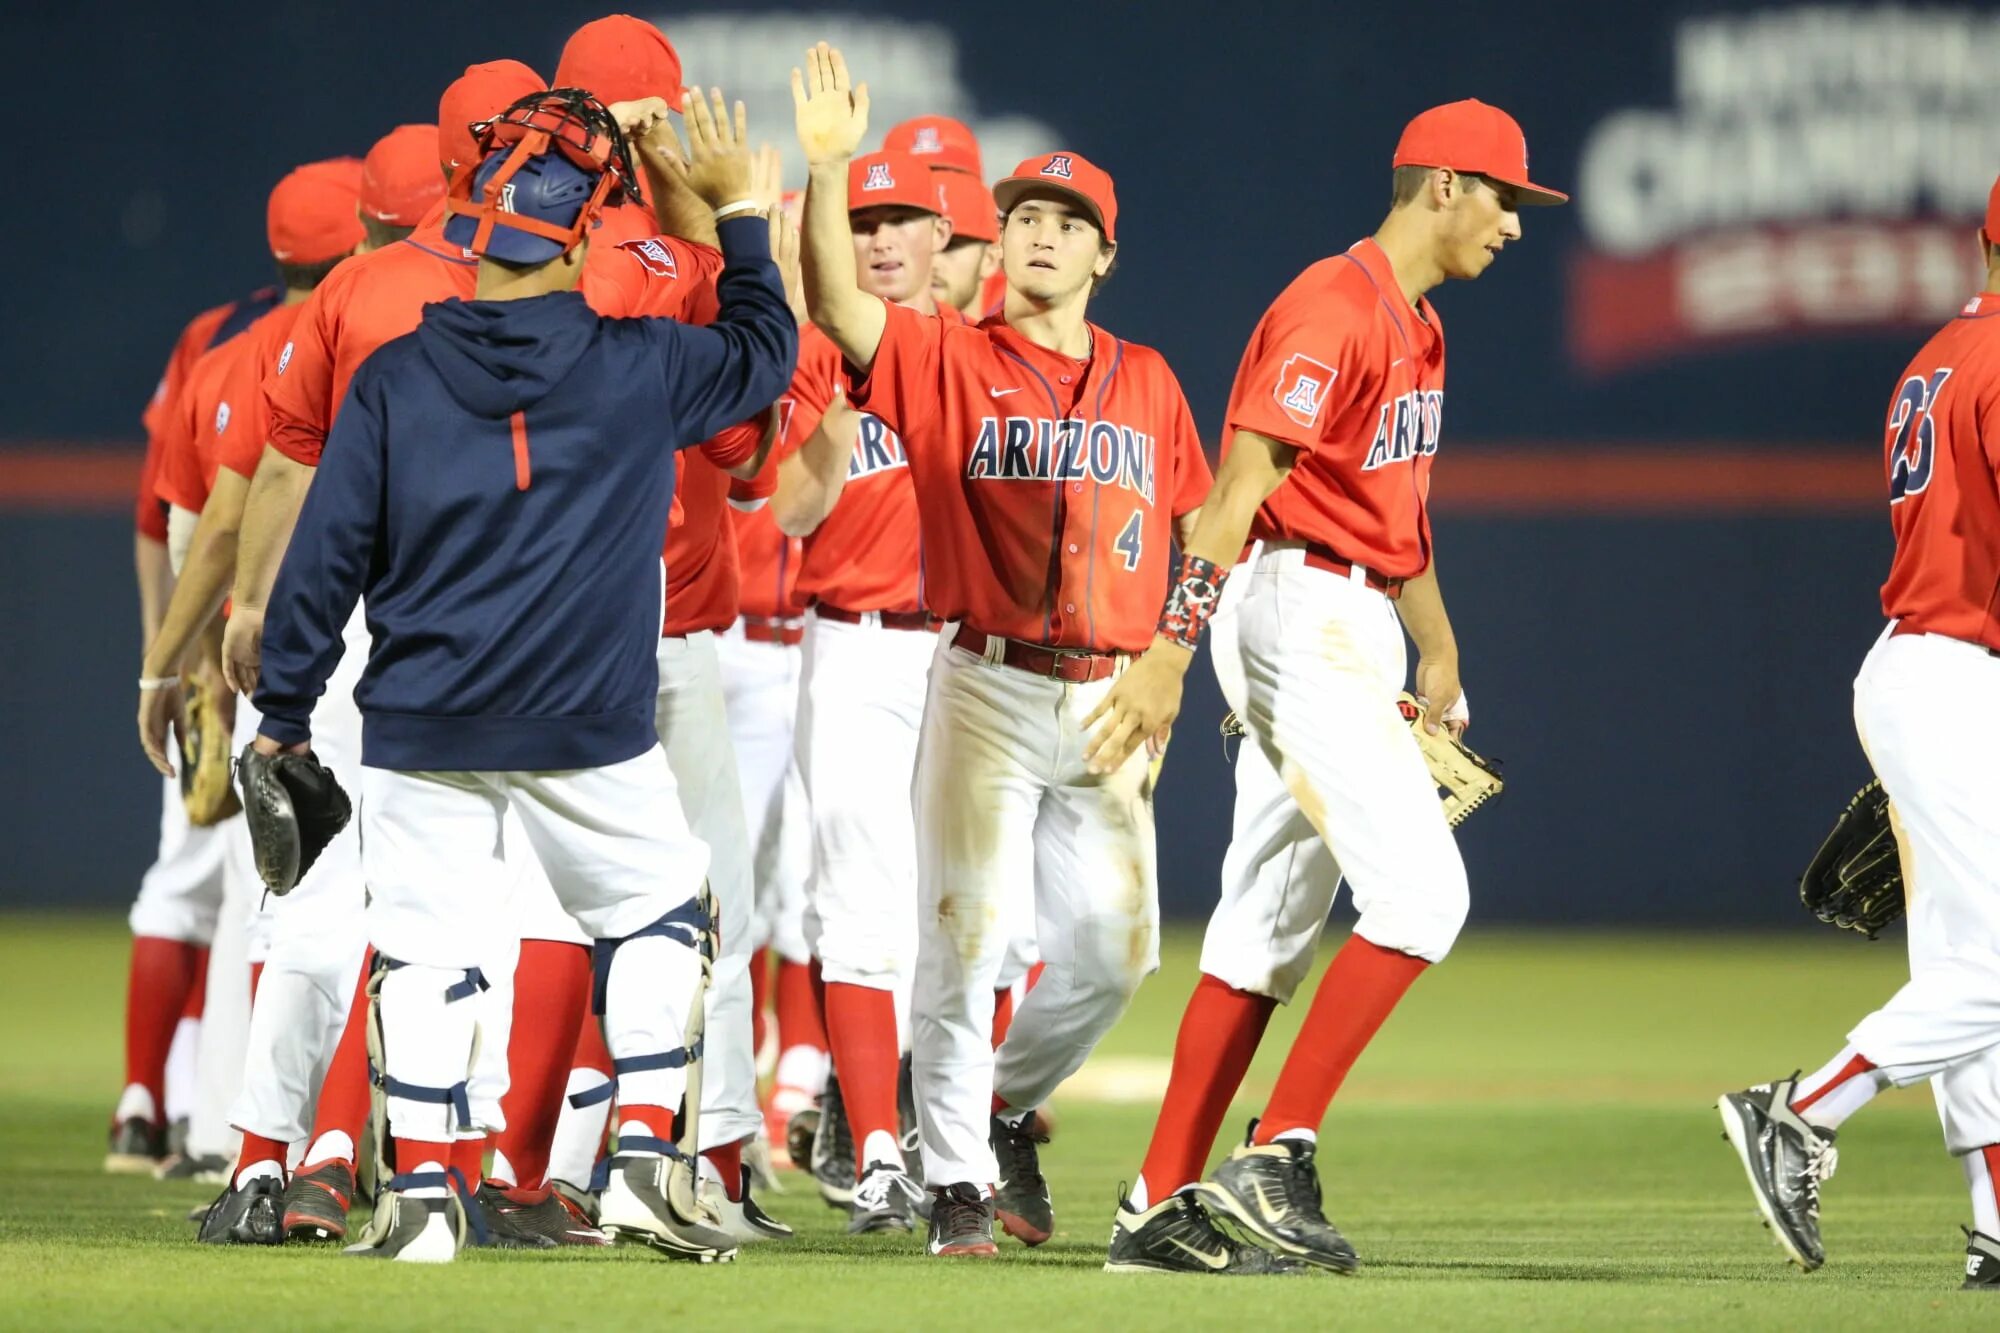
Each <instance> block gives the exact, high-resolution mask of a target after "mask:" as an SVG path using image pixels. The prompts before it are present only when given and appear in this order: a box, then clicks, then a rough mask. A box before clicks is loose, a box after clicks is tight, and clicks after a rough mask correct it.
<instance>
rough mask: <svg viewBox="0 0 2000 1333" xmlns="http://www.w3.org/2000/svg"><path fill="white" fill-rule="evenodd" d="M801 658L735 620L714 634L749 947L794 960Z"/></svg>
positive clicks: (799, 956) (798, 949) (801, 866)
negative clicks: (744, 841) (750, 912)
mask: <svg viewBox="0 0 2000 1333" xmlns="http://www.w3.org/2000/svg"><path fill="white" fill-rule="evenodd" d="M801 655H802V650H801V649H800V647H799V645H797V644H784V643H764V642H752V641H751V640H749V639H746V638H744V637H743V629H742V625H741V624H740V623H738V624H736V625H732V626H731V627H730V628H729V629H728V630H726V631H725V632H723V633H721V634H718V635H716V636H715V657H716V664H717V668H718V670H719V671H720V672H721V675H722V700H723V706H724V709H725V710H726V711H727V713H728V717H729V737H730V740H731V741H732V742H733V743H734V744H735V747H736V776H737V781H738V782H739V783H740V784H741V785H742V788H743V817H744V821H745V827H746V831H747V834H748V837H749V839H750V869H751V879H752V881H753V882H754V883H755V885H756V890H755V892H756V898H757V910H756V914H755V919H754V921H753V922H752V925H751V931H750V949H751V952H753V953H754V952H756V951H757V950H758V949H761V948H763V947H764V946H765V945H769V946H771V947H772V948H773V949H775V950H776V951H777V953H778V955H779V957H781V958H783V959H785V961H787V962H791V963H804V962H807V961H808V960H809V955H808V953H807V951H806V941H805V921H804V918H805V907H806V889H805V879H806V873H807V869H808V867H809V865H810V862H811V858H812V845H811V833H810V831H809V829H808V828H807V827H806V810H805V787H804V784H803V783H802V782H801V781H800V780H799V775H798V767H797V764H796V763H795V762H794V760H793V757H792V752H793V747H794V731H795V725H794V724H795V723H796V721H797V718H798V712H799V664H800V658H801Z"/></svg>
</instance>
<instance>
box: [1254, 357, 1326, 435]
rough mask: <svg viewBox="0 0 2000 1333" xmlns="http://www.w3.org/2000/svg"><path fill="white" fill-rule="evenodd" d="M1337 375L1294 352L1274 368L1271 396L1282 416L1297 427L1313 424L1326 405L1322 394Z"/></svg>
mask: <svg viewBox="0 0 2000 1333" xmlns="http://www.w3.org/2000/svg"><path fill="white" fill-rule="evenodd" d="M1339 374H1340V372H1339V371H1337V370H1335V369H1334V368H1333V367H1332V366H1329V365H1327V364H1325V363H1324V362H1321V361H1315V360H1314V359H1313V358H1311V357H1309V356H1306V355H1304V354H1302V353H1294V354H1293V355H1291V356H1289V357H1286V358H1285V364H1284V365H1282V366H1280V367H1279V368H1278V383H1277V385H1276V387H1275V388H1273V389H1272V391H1271V396H1272V397H1273V398H1275V399H1277V401H1278V406H1279V407H1280V408H1282V409H1284V413H1285V415H1286V416H1288V417H1290V418H1291V419H1292V420H1293V421H1295V422H1297V423H1298V424H1299V425H1301V426H1312V425H1316V424H1317V423H1318V422H1319V414H1320V409H1321V408H1322V407H1324V406H1325V405H1326V391H1327V390H1328V389H1330V388H1332V387H1333V381H1334V379H1335V378H1336V377H1337V376H1338V375H1339Z"/></svg>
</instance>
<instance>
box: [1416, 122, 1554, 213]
mask: <svg viewBox="0 0 2000 1333" xmlns="http://www.w3.org/2000/svg"><path fill="white" fill-rule="evenodd" d="M1390 165H1391V166H1392V167H1450V168H1451V169H1452V170H1453V171H1464V172H1469V173H1471V174H1473V175H1475V176H1486V177H1489V178H1491V179H1493V180H1496V181H1499V182H1500V183H1501V184H1503V185H1511V186H1513V187H1514V188H1515V190H1517V191H1519V193H1520V201H1521V203H1522V204H1524V205H1536V204H1562V203H1567V202H1569V196H1568V195H1566V194H1564V193H1563V192H1562V191H1561V190H1551V189H1549V188H1548V187H1547V186H1545V185H1536V184H1535V183H1534V182H1532V181H1530V180H1529V179H1528V140H1527V136H1525V135H1523V134H1522V133H1521V124H1520V122H1519V121H1517V120H1515V119H1514V118H1513V117H1512V116H1510V115H1508V114H1507V113H1506V112H1505V111H1502V110H1501V109H1500V108H1499V107H1497V106H1488V105H1486V103H1484V102H1481V101H1479V100H1477V99H1476V98H1470V97H1468V98H1466V99H1465V100H1464V101H1463V102H1447V103H1445V104H1444V105H1443V106H1434V107H1432V108H1431V109H1430V110H1428V111H1426V112H1424V113H1423V114H1421V115H1419V116H1418V117H1417V118H1416V119H1415V120H1413V121H1411V122H1410V123H1409V124H1407V125H1405V126H1404V127H1403V137H1402V138H1401V139H1398V140H1397V141H1396V160H1395V161H1394V162H1392V163H1390Z"/></svg>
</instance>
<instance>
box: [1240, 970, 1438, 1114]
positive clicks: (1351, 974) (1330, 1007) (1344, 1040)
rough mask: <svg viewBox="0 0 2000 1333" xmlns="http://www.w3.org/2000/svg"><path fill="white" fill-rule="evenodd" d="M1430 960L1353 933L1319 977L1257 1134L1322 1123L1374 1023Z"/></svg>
mask: <svg viewBox="0 0 2000 1333" xmlns="http://www.w3.org/2000/svg"><path fill="white" fill-rule="evenodd" d="M1429 966H1430V964H1429V963H1427V962H1425V961H1424V960H1423V959H1421V958H1417V957H1413V956H1412V955H1410V954H1406V953H1399V952H1398V951H1396V950H1394V949H1384V948H1383V947H1382V946H1381V945H1379V944H1370V943H1369V942H1368V941H1367V940H1364V939H1362V938H1361V937H1360V936H1359V935H1350V936H1348V937H1347V943H1345V944H1343V945H1341V946H1340V952H1339V953H1337V954H1335V955H1334V956H1333V962H1332V963H1331V964H1330V965H1328V967H1327V969H1326V975H1325V976H1324V977H1322V978H1320V983H1319V990H1318V991H1317V992H1316V993H1315V994H1314V995H1313V1002H1312V1008H1311V1009H1309V1010H1307V1012H1306V1021H1305V1025H1304V1026H1303V1027H1301V1028H1300V1029H1299V1035H1298V1040H1296V1041H1294V1042H1293V1043H1292V1050H1291V1053H1290V1054H1289V1055H1287V1056H1286V1057H1285V1067H1284V1068H1283V1069H1282V1070H1280V1071H1279V1073H1278V1083H1277V1086H1276V1087H1274V1088H1272V1089H1271V1102H1270V1105H1269V1106H1268V1107H1266V1108H1265V1111H1264V1118H1263V1120H1262V1122H1261V1123H1259V1124H1258V1126H1257V1142H1259V1143H1269V1142H1271V1140H1273V1139H1274V1138H1276V1137H1277V1136H1278V1135H1280V1134H1282V1133H1284V1132H1285V1131H1286V1130H1290V1129H1310V1130H1312V1131H1314V1132H1315V1133H1317V1132H1318V1130H1319V1122H1320V1121H1322V1120H1324V1119H1325V1118H1326V1108H1327V1107H1328V1106H1329V1105H1331V1104H1332V1102H1333V1095H1334V1094H1335V1093H1336V1092H1339V1091H1340V1084H1341V1081H1342V1080H1343V1079H1345V1078H1346V1077H1347V1071H1348V1070H1350V1069H1352V1068H1354V1062H1355V1061H1356V1060H1357V1059H1359V1058H1360V1057H1361V1052H1362V1051H1364V1050H1366V1049H1367V1048H1368V1043H1369V1041H1370V1040H1371V1039H1372V1038H1373V1037H1374V1036H1375V1032H1376V1029H1378V1028H1380V1027H1381V1026H1382V1022H1383V1020H1384V1019H1386V1018H1388V1017H1389V1011H1390V1010H1392V1009H1394V1008H1395V1007H1396V1002H1397V1001H1398V1000H1401V999H1402V998H1403V992H1404V991H1407V990H1408V989H1409V988H1410V983H1411V982H1413V981H1415V980H1416V979H1417V976H1418V974H1419V973H1421V972H1422V971H1423V970H1424V969H1425V968H1427V967H1429Z"/></svg>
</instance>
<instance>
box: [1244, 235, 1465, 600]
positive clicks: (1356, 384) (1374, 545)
mask: <svg viewBox="0 0 2000 1333" xmlns="http://www.w3.org/2000/svg"><path fill="white" fill-rule="evenodd" d="M1227 420H1228V427H1229V432H1230V436H1231V439H1226V440H1225V441H1224V444H1223V449H1224V452H1225V453H1226V452H1227V451H1228V450H1229V449H1230V448H1231V447H1232V441H1233V436H1234V432H1236V431H1239V430H1247V431H1254V432H1255V433H1257V434H1259V435H1262V436H1265V437H1266V438H1268V439H1273V440H1277V441H1279V442H1281V443H1284V444H1289V445H1291V446H1292V447H1293V448H1295V449H1297V450H1299V457H1298V459H1297V461H1296V462H1295V463H1294V465H1293V468H1292V473H1291V476H1290V477H1288V478H1287V479H1286V481H1285V483H1284V484H1283V485H1281V486H1279V487H1278V489H1277V490H1276V491H1275V492H1274V493H1273V494H1272V495H1271V497H1270V498H1269V499H1268V500H1266V501H1265V502H1264V504H1263V507H1262V508H1260V509H1259V510H1258V511H1257V517H1256V520H1255V521H1254V522H1253V523H1252V524H1251V528H1250V533H1251V536H1253V537H1256V538H1260V539H1265V540H1281V541H1303V542H1310V543H1313V544H1315V545H1318V546H1321V547H1324V548H1326V549H1328V550H1330V551H1332V552H1333V553H1335V554H1337V555H1339V556H1341V557H1343V558H1345V559H1348V560H1351V561H1354V562H1356V563H1357V564H1362V565H1366V566H1367V567H1368V568H1370V569H1373V570H1375V571H1376V572H1377V573H1380V574H1384V575H1386V576H1388V577H1390V578H1414V577H1416V576H1417V575H1419V574H1421V573H1423V572H1424V571H1425V570H1426V569H1428V568H1429V567H1430V551H1431V529H1430V513H1429V499H1430V473H1431V465H1432V460H1433V458H1434V457H1435V456H1436V454H1437V448H1438V440H1439V437H1440V434H1441V431H1442V429H1443V424H1444V328H1443V325H1442V324H1440V323H1439V321H1438V317H1437V312H1436V311H1435V310H1433V309H1432V308H1431V305H1430V302H1429V301H1426V300H1423V299H1421V298H1420V299H1419V300H1418V302H1417V305H1416V308H1415V309H1414V310H1413V309H1412V308H1411V307H1410V304H1409V302H1407V301H1405V300H1404V299H1403V295H1402V292H1401V291H1400V290H1399V289H1398V288H1397V286H1396V276H1395V272H1394V270H1392V269H1391V268H1390V266H1389V258H1388V256H1387V255H1385V254H1383V253H1382V249H1381V247H1380V246H1378V245H1376V244H1375V242H1373V241H1362V242H1360V243H1359V244H1357V245H1355V246H1354V247H1352V248H1351V249H1349V250H1348V251H1347V252H1346V253H1345V254H1341V255H1335V256H1333V257H1332V258H1330V259H1323V260H1321V261H1319V262H1318V263H1316V264H1314V265H1313V266H1312V267H1310V268H1308V269H1307V270H1306V271H1305V272H1303V273H1301V274H1300V275H1299V276H1298V277H1297V278H1296V279H1294V280H1293V282H1292V284H1291V285H1290V286H1289V287H1287V288H1285V290H1284V291H1283V292H1282V293H1281V294H1280V295H1279V297H1278V299H1277V300H1276V301H1274V302H1272V303H1271V308H1270V309H1269V310H1267V311H1266V312H1265V313H1264V317H1263V319H1261V320H1259V321H1258V324H1257V329H1256V331H1255V332H1254V333H1252V334H1251V335H1250V342H1249V345H1248V346H1247V347H1245V349H1244V352H1243V359H1242V361H1241V362H1240V363H1239V364H1238V366H1237V369H1236V383H1235V386H1234V388H1233V389H1232V390H1231V391H1230V396H1229V414H1228V418H1227Z"/></svg>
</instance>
